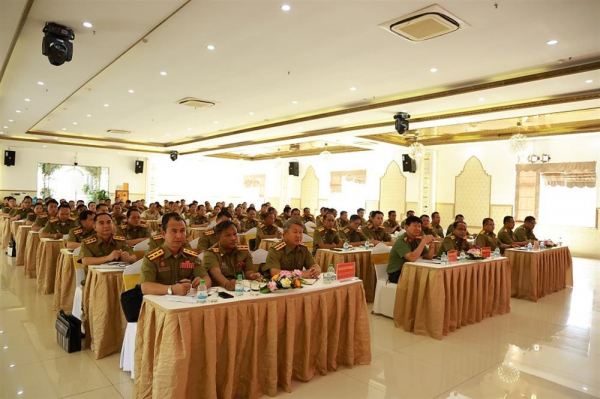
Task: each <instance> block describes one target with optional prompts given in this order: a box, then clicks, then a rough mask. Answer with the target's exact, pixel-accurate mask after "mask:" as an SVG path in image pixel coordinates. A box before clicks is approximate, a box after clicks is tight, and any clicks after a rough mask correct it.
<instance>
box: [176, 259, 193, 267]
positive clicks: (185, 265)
mask: <svg viewBox="0 0 600 399" xmlns="http://www.w3.org/2000/svg"><path fill="white" fill-rule="evenodd" d="M194 266H195V264H194V262H190V261H189V260H185V261H183V262H181V263H180V264H179V267H180V268H181V269H193V268H194Z"/></svg>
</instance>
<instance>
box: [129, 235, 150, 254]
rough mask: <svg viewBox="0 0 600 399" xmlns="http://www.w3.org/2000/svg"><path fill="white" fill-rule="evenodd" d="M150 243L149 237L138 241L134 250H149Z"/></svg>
mask: <svg viewBox="0 0 600 399" xmlns="http://www.w3.org/2000/svg"><path fill="white" fill-rule="evenodd" d="M149 243H150V239H149V238H147V239H145V240H144V241H142V242H138V243H137V244H135V245H134V246H133V250H134V251H147V250H148V249H150V247H149Z"/></svg>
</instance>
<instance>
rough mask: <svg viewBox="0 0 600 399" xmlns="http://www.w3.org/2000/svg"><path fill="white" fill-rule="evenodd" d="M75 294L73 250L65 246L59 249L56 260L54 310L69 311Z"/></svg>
mask: <svg viewBox="0 0 600 399" xmlns="http://www.w3.org/2000/svg"><path fill="white" fill-rule="evenodd" d="M74 296H75V266H74V265H73V251H71V250H70V249H67V248H63V249H61V250H60V254H59V255H58V259H57V261H56V279H55V280H54V310H55V311H58V310H64V311H65V312H67V313H71V310H72V309H73V297H74Z"/></svg>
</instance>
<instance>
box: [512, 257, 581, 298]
mask: <svg viewBox="0 0 600 399" xmlns="http://www.w3.org/2000/svg"><path fill="white" fill-rule="evenodd" d="M505 255H506V256H507V257H508V259H510V263H511V267H512V287H511V288H512V289H511V295H512V296H514V297H517V298H519V299H529V300H530V301H533V302H537V300H538V299H539V298H543V297H545V296H546V295H548V294H552V293H553V292H557V291H560V290H563V289H565V288H566V287H572V286H573V259H572V258H571V251H569V248H568V247H560V248H553V249H547V250H542V251H532V252H527V251H514V250H512V251H506V252H505Z"/></svg>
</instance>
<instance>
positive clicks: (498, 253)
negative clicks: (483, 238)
mask: <svg viewBox="0 0 600 399" xmlns="http://www.w3.org/2000/svg"><path fill="white" fill-rule="evenodd" d="M499 257H500V248H498V247H496V249H494V254H493V255H492V258H494V259H496V258H499Z"/></svg>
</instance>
